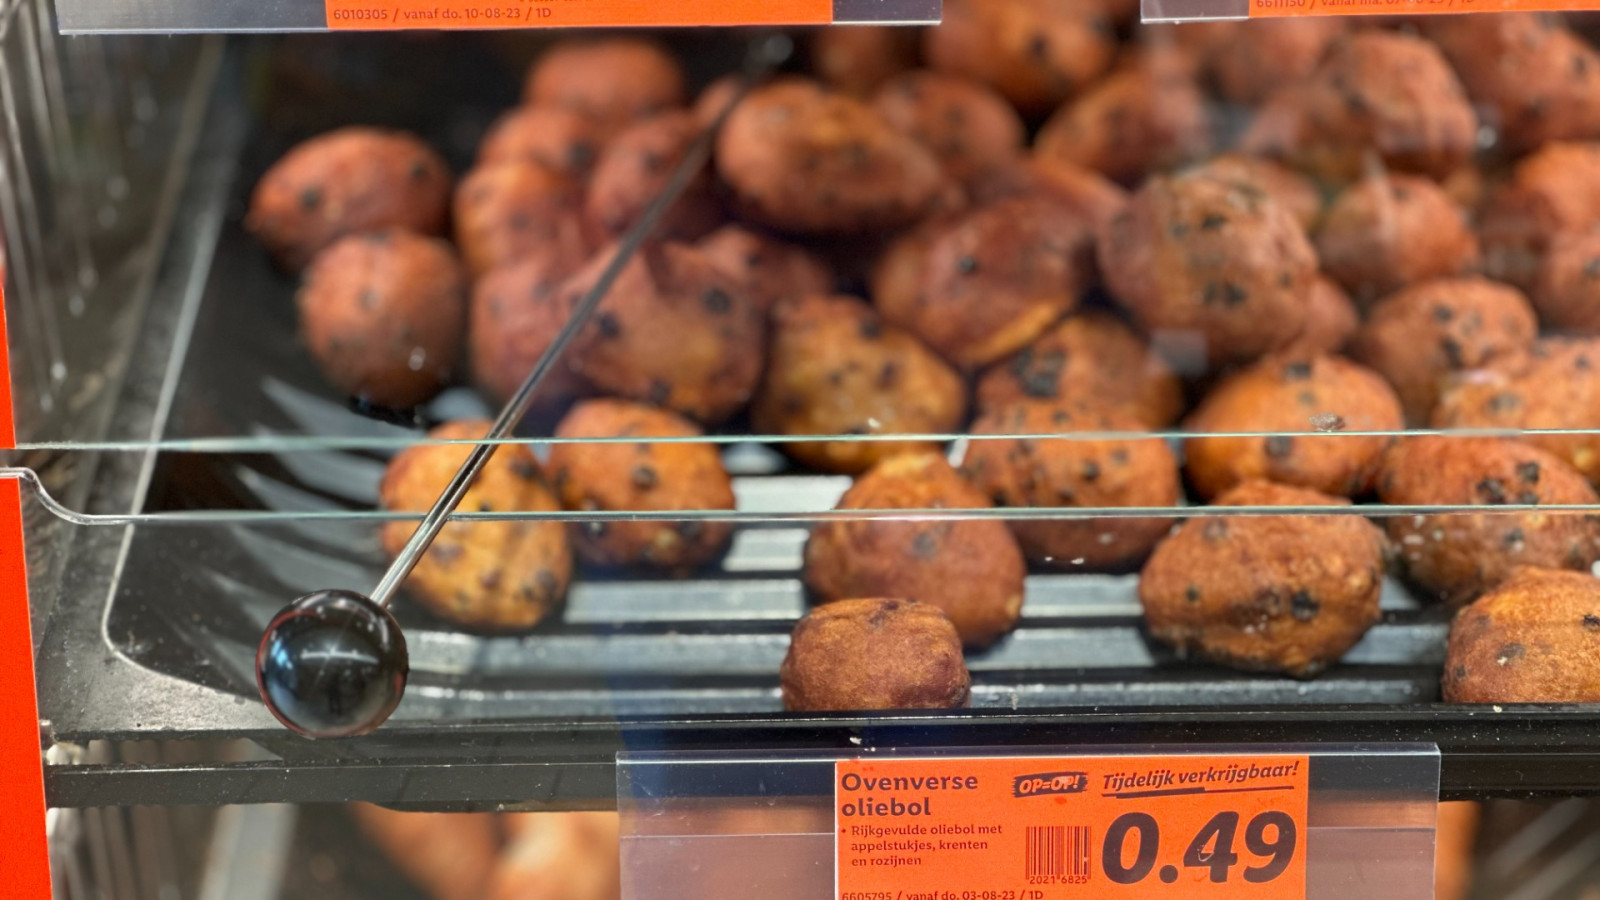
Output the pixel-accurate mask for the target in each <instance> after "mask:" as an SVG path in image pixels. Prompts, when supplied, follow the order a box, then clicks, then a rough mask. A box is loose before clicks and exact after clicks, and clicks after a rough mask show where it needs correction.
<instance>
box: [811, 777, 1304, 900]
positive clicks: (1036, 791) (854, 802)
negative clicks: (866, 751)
mask: <svg viewBox="0 0 1600 900" xmlns="http://www.w3.org/2000/svg"><path fill="white" fill-rule="evenodd" d="M1309 770H1310V760H1309V758H1308V757H1305V756H1296V755H1262V756H1254V755H1251V756H1231V755H1230V756H1105V757H1082V758H1076V759H1060V758H1054V759H1051V758H1010V759H993V758H979V759H852V760H842V761H840V762H839V763H837V765H836V766H835V770H834V817H835V818H834V825H835V832H836V833H835V835H834V839H835V841H836V845H835V846H836V848H837V852H836V854H835V856H836V861H837V865H838V868H837V882H836V885H837V890H836V893H835V900H1066V898H1070V900H1077V898H1094V900H1305V896H1306V806H1307V797H1308V794H1309V787H1310V780H1309Z"/></svg>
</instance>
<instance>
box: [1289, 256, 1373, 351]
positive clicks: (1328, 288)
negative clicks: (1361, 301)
mask: <svg viewBox="0 0 1600 900" xmlns="http://www.w3.org/2000/svg"><path fill="white" fill-rule="evenodd" d="M1360 327H1361V313H1360V312H1359V311H1358V310H1357V309H1356V304H1355V301H1354V300H1351V299H1350V295H1349V294H1346V293H1345V292H1344V289H1343V288H1341V287H1339V286H1338V285H1337V284H1334V283H1333V280H1332V279H1330V278H1328V277H1326V276H1324V275H1318V276H1317V280H1316V281H1313V282H1312V283H1311V292H1310V293H1308V294H1306V321H1305V325H1303V326H1302V327H1301V329H1300V333H1299V334H1298V335H1296V336H1295V338H1294V340H1292V341H1290V342H1289V343H1288V344H1287V345H1286V346H1284V347H1283V348H1282V349H1281V350H1278V351H1277V353H1278V354H1279V355H1281V356H1318V355H1323V354H1337V353H1341V352H1343V351H1344V348H1345V347H1346V346H1348V345H1349V344H1350V341H1351V340H1352V339H1353V338H1354V337H1355V336H1356V331H1357V329H1359V328H1360Z"/></svg>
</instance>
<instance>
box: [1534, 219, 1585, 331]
mask: <svg viewBox="0 0 1600 900" xmlns="http://www.w3.org/2000/svg"><path fill="white" fill-rule="evenodd" d="M1532 296H1533V305H1534V307H1535V308H1536V309H1538V311H1539V319H1540V320H1541V321H1543V322H1544V324H1545V325H1546V326H1547V327H1548V328H1550V329H1552V330H1554V331H1559V332H1561V333H1563V334H1578V335H1600V231H1585V232H1568V233H1563V234H1559V235H1556V237H1555V238H1554V239H1553V240H1551V242H1550V249H1549V250H1548V251H1546V253H1545V255H1544V260H1543V261H1542V262H1541V263H1540V264H1539V277H1538V279H1537V280H1536V281H1535V282H1534V285H1533V291H1532Z"/></svg>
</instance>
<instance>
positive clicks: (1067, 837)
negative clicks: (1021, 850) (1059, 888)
mask: <svg viewBox="0 0 1600 900" xmlns="http://www.w3.org/2000/svg"><path fill="white" fill-rule="evenodd" d="M1027 843H1028V859H1027V870H1028V871H1027V877H1028V878H1062V877H1072V878H1077V879H1080V880H1086V879H1088V877H1089V826H1087V825H1030V826H1028V836H1027Z"/></svg>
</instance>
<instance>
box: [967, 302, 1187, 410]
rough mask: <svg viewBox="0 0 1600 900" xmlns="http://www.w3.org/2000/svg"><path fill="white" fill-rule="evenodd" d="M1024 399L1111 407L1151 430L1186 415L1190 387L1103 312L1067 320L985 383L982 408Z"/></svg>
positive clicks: (980, 395) (999, 365)
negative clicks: (1185, 389) (1185, 392)
mask: <svg viewBox="0 0 1600 900" xmlns="http://www.w3.org/2000/svg"><path fill="white" fill-rule="evenodd" d="M1025 397H1031V398H1034V399H1037V400H1055V401H1060V402H1063V403H1066V404H1069V405H1070V404H1074V403H1097V404H1102V405H1106V406H1110V407H1113V408H1115V409H1119V410H1121V411H1122V412H1125V413H1127V414H1129V415H1131V416H1133V417H1134V418H1135V419H1138V420H1139V422H1140V423H1141V424H1143V425H1144V426H1145V427H1146V428H1152V429H1154V428H1164V427H1166V426H1168V425H1171V424H1172V423H1173V422H1175V421H1177V419H1178V416H1179V415H1180V414H1181V413H1182V412H1183V384H1182V383H1181V382H1179V381H1178V377H1177V376H1176V375H1174V374H1172V369H1171V368H1169V367H1168V366H1167V364H1166V362H1165V361H1163V360H1162V359H1161V357H1160V356H1159V355H1157V354H1156V353H1155V352H1154V351H1152V350H1151V349H1150V345H1148V344H1146V343H1145V342H1144V340H1143V339H1142V338H1140V337H1139V336H1138V335H1137V334H1135V333H1134V331H1133V329H1131V328H1129V327H1128V326H1126V325H1124V324H1122V322H1120V321H1118V320H1117V319H1116V317H1114V316H1112V315H1109V314H1107V313H1103V312H1086V313H1083V314H1081V315H1076V316H1071V317H1069V318H1067V319H1065V320H1063V321H1062V322H1061V323H1060V324H1058V325H1056V326H1055V327H1054V328H1051V329H1050V330H1049V331H1047V332H1045V333H1044V334H1043V335H1041V336H1040V337H1039V339H1038V340H1036V341H1034V342H1033V343H1032V344H1029V345H1028V346H1026V347H1024V348H1023V349H1022V350H1021V351H1020V352H1019V353H1017V354H1016V355H1015V356H1013V357H1011V358H1010V359H1009V360H1003V361H1001V362H999V363H996V364H995V365H994V366H993V367H992V368H990V369H989V371H988V372H986V373H984V376H983V378H982V380H980V381H979V382H978V407H979V408H980V409H995V408H997V407H1000V406H1004V405H1006V404H1008V403H1011V402H1012V401H1014V400H1021V399H1023V398H1025Z"/></svg>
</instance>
